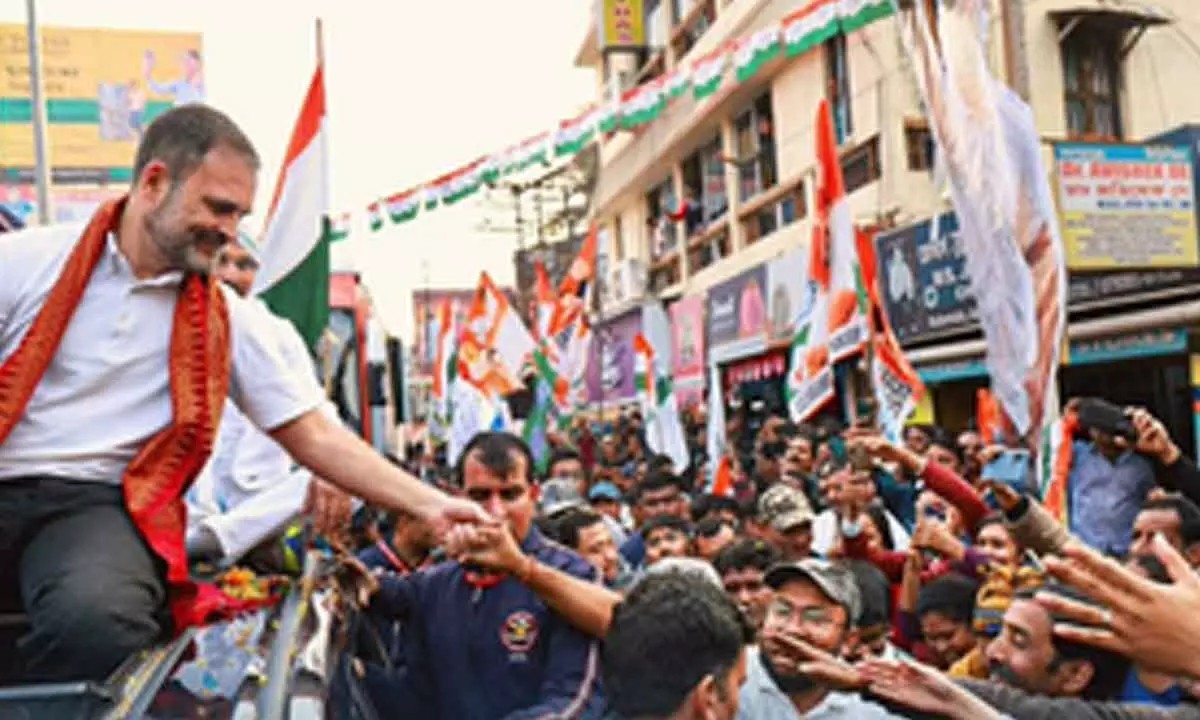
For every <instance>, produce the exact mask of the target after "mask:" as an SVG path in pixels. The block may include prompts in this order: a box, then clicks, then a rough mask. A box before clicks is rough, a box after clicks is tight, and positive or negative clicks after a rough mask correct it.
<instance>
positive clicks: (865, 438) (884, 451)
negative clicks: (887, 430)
mask: <svg viewBox="0 0 1200 720" xmlns="http://www.w3.org/2000/svg"><path fill="white" fill-rule="evenodd" d="M846 444H847V447H848V448H852V449H858V450H861V451H862V452H865V453H867V454H868V455H870V456H871V457H873V458H875V459H876V460H878V461H880V462H882V463H884V464H888V465H899V466H901V467H903V468H904V469H905V470H908V471H910V472H914V473H915V472H917V471H918V470H920V468H921V465H922V463H923V460H922V459H921V456H919V455H917V454H916V453H914V452H913V451H912V450H909V449H908V448H906V447H901V446H899V445H893V444H892V443H890V442H888V440H887V439H886V438H884V437H883V436H882V435H880V434H879V433H877V432H875V431H863V430H850V431H848V432H847V433H846Z"/></svg>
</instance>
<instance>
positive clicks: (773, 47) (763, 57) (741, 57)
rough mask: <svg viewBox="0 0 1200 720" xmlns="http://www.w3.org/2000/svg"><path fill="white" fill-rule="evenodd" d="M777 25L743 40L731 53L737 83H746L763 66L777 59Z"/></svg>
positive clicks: (778, 32) (778, 33) (778, 30)
mask: <svg viewBox="0 0 1200 720" xmlns="http://www.w3.org/2000/svg"><path fill="white" fill-rule="evenodd" d="M779 37H780V26H779V23H774V24H772V25H769V26H767V27H765V28H763V29H762V30H759V31H758V32H756V33H754V34H753V35H750V36H749V37H747V38H743V39H742V40H740V41H739V42H738V44H737V49H736V50H735V51H734V53H733V66H734V74H735V75H736V76H737V79H738V82H746V81H747V80H749V79H750V78H752V77H754V76H755V75H757V74H758V71H759V70H761V69H762V68H763V66H764V65H766V64H767V63H769V62H771V61H772V60H774V59H775V58H777V57H779V48H780V45H779Z"/></svg>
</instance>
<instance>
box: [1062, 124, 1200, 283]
mask: <svg viewBox="0 0 1200 720" xmlns="http://www.w3.org/2000/svg"><path fill="white" fill-rule="evenodd" d="M1054 154H1055V161H1056V166H1057V167H1056V170H1057V171H1056V173H1055V177H1056V181H1057V185H1058V209H1059V220H1060V223H1061V228H1062V238H1063V245H1064V246H1065V247H1066V255H1067V267H1069V268H1070V269H1071V270H1128V269H1131V268H1186V267H1196V266H1197V265H1200V245H1198V244H1197V237H1196V181H1195V178H1194V177H1193V171H1194V167H1195V159H1194V158H1193V156H1192V150H1191V148H1189V147H1187V146H1179V147H1173V146H1161V147H1159V146H1146V145H1092V144H1083V143H1060V144H1058V145H1056V146H1055V148H1054Z"/></svg>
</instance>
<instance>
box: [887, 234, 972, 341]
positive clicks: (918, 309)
mask: <svg viewBox="0 0 1200 720" xmlns="http://www.w3.org/2000/svg"><path fill="white" fill-rule="evenodd" d="M935 225H936V227H935ZM875 250H876V255H877V256H878V258H879V261H878V263H877V264H878V268H879V269H878V273H879V277H878V278H877V281H878V283H879V288H880V294H881V296H882V299H883V303H884V309H885V310H886V312H887V314H888V320H890V321H891V323H892V328H893V329H894V330H895V332H896V337H897V338H898V339H899V340H900V342H901V343H906V342H909V341H912V340H916V339H920V338H924V337H928V336H936V335H942V334H948V333H951V332H954V331H962V330H968V329H970V328H972V327H973V326H974V325H975V324H976V321H977V319H978V313H977V311H976V307H975V298H974V297H972V295H971V285H970V278H969V277H968V275H967V263H966V257H965V256H964V254H963V245H962V238H961V237H960V235H959V229H958V217H957V216H956V215H955V214H954V213H945V214H943V215H940V216H938V217H937V218H934V219H933V220H924V221H922V222H919V223H916V224H915V225H910V226H909V227H906V228H902V229H900V230H896V231H893V232H889V233H883V234H880V235H879V236H878V237H876V239H875Z"/></svg>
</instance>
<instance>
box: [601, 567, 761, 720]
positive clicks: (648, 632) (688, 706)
mask: <svg viewBox="0 0 1200 720" xmlns="http://www.w3.org/2000/svg"><path fill="white" fill-rule="evenodd" d="M751 636H752V631H751V630H750V628H749V627H747V626H746V624H745V621H744V620H743V619H742V618H741V616H740V614H739V613H738V610H737V608H735V607H734V606H733V603H731V602H730V601H729V599H728V598H727V597H725V595H724V594H723V593H722V592H721V590H720V588H718V587H716V586H714V585H713V584H712V583H711V582H709V581H708V580H706V579H704V577H703V576H700V575H697V574H695V573H689V572H681V571H678V570H672V571H669V572H663V573H655V574H650V575H647V576H646V578H645V579H643V580H641V581H640V582H638V583H637V585H635V586H634V588H633V589H632V590H631V591H630V592H629V596H628V597H627V598H626V599H625V601H624V602H622V603H621V604H620V605H618V606H617V608H616V609H615V610H614V611H613V619H612V627H611V629H610V630H609V632H608V636H607V637H606V638H605V642H604V652H603V663H602V664H603V667H604V686H605V688H606V690H607V691H608V700H609V703H610V704H611V706H612V709H613V710H614V711H615V712H616V714H617V717H619V718H630V719H632V718H639V719H642V718H644V719H645V720H658V719H660V718H661V719H662V720H668V719H669V720H733V718H734V716H735V715H736V713H737V712H738V690H739V688H740V687H741V685H742V682H743V681H744V680H745V678H746V644H747V643H748V642H749V641H750V638H751Z"/></svg>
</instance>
